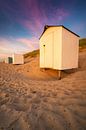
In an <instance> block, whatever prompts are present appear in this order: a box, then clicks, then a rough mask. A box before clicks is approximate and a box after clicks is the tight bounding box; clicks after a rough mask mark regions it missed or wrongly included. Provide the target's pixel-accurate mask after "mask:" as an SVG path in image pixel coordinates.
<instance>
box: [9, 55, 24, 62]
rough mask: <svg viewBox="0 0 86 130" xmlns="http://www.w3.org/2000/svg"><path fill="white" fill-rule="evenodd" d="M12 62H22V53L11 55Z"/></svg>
mask: <svg viewBox="0 0 86 130" xmlns="http://www.w3.org/2000/svg"><path fill="white" fill-rule="evenodd" d="M12 59H13V64H24V56H23V55H22V54H13V55H12Z"/></svg>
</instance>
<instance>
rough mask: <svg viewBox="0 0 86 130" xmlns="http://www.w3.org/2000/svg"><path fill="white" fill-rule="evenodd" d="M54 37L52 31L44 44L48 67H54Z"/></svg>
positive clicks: (45, 59) (45, 62)
mask: <svg viewBox="0 0 86 130" xmlns="http://www.w3.org/2000/svg"><path fill="white" fill-rule="evenodd" d="M52 42H53V37H52V33H51V34H49V35H48V36H47V38H46V41H45V46H44V64H45V67H46V68H52V67H53V44H52Z"/></svg>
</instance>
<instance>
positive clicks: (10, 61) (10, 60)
mask: <svg viewBox="0 0 86 130" xmlns="http://www.w3.org/2000/svg"><path fill="white" fill-rule="evenodd" d="M5 63H8V64H12V63H13V59H12V57H6V58H5Z"/></svg>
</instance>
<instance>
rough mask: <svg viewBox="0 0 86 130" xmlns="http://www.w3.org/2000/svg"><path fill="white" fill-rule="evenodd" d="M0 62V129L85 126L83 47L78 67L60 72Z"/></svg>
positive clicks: (31, 63) (35, 61) (32, 61)
mask: <svg viewBox="0 0 86 130" xmlns="http://www.w3.org/2000/svg"><path fill="white" fill-rule="evenodd" d="M25 60H26V62H25V64H24V65H12V64H5V63H0V130H86V51H82V52H80V54H79V68H78V69H76V70H74V71H72V72H71V71H66V72H63V73H62V79H61V80H58V72H57V71H55V70H43V69H41V70H40V68H39V56H36V57H33V58H27V59H25Z"/></svg>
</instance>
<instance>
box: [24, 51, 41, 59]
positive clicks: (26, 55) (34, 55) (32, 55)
mask: <svg viewBox="0 0 86 130" xmlns="http://www.w3.org/2000/svg"><path fill="white" fill-rule="evenodd" d="M38 54H39V50H34V51H32V52H28V53H26V54H24V58H27V57H36V56H37V55H38Z"/></svg>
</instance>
